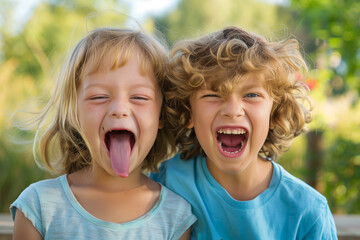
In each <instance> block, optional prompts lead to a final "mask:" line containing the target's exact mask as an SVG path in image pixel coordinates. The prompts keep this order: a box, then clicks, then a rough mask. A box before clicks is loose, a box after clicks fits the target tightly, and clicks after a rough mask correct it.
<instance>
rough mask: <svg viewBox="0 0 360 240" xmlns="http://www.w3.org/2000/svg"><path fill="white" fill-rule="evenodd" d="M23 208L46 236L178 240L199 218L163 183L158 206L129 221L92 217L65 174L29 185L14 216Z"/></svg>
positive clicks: (19, 200) (13, 212) (85, 239)
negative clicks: (81, 203)
mask: <svg viewBox="0 0 360 240" xmlns="http://www.w3.org/2000/svg"><path fill="white" fill-rule="evenodd" d="M16 209H20V210H21V211H22V212H23V213H24V215H25V217H26V218H28V219H29V220H30V221H31V222H32V224H33V225H34V227H35V228H36V229H37V230H38V231H39V233H40V234H41V236H42V237H43V239H80V240H81V239H83V240H90V239H96V240H99V239H106V240H111V239H114V240H115V239H117V240H118V239H139V240H140V239H141V240H143V239H154V240H158V239H174V240H175V239H176V240H177V239H179V237H181V236H182V235H183V233H184V232H185V231H186V230H187V229H188V228H189V227H190V226H191V225H193V223H194V222H195V221H196V217H195V216H194V215H193V214H192V213H191V206H190V204H189V203H187V202H186V201H185V200H184V199H183V198H181V197H180V196H178V195H177V194H175V193H173V192H172V191H170V190H169V189H167V188H166V187H164V186H161V192H160V197H159V199H158V201H157V202H156V204H155V206H154V207H153V208H152V209H151V210H150V211H149V212H147V213H146V214H145V215H143V216H142V217H140V218H138V219H135V220H133V221H130V222H126V223H121V224H118V223H113V222H107V221H103V220H101V219H98V218H96V217H94V216H92V215H91V214H90V213H89V212H87V211H86V210H85V209H84V208H83V207H82V206H81V205H80V204H79V202H78V201H77V200H76V198H75V196H74V194H73V193H72V191H71V189H70V186H69V184H68V182H67V179H66V175H63V176H60V177H58V178H55V179H48V180H43V181H40V182H37V183H34V184H32V185H30V186H29V187H28V188H26V189H25V190H24V191H23V192H22V193H21V194H20V196H19V197H18V199H17V200H16V201H15V202H14V203H13V204H12V205H11V206H10V210H11V214H12V216H13V219H14V218H15V212H16Z"/></svg>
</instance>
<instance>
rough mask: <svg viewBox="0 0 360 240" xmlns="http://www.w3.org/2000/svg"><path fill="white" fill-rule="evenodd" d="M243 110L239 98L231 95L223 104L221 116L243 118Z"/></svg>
mask: <svg viewBox="0 0 360 240" xmlns="http://www.w3.org/2000/svg"><path fill="white" fill-rule="evenodd" d="M244 114H245V112H244V108H243V105H242V101H241V99H240V97H238V96H236V95H234V94H232V95H231V96H230V97H229V98H228V99H226V101H225V102H224V104H223V108H222V109H221V115H222V116H225V117H229V118H238V117H241V116H244Z"/></svg>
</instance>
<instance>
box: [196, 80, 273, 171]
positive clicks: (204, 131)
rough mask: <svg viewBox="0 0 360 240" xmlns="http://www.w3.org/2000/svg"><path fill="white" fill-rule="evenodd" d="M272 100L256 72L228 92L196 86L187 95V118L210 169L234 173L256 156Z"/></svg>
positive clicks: (266, 130)
mask: <svg viewBox="0 0 360 240" xmlns="http://www.w3.org/2000/svg"><path fill="white" fill-rule="evenodd" d="M272 104H273V103H272V100H271V98H270V96H269V94H268V93H267V91H266V89H265V88H264V86H263V81H262V80H260V79H257V78H256V76H248V77H247V78H246V79H242V80H241V81H240V82H239V83H238V84H237V86H236V88H234V90H233V92H231V94H230V95H228V96H226V97H225V96H223V95H222V94H221V93H219V92H214V91H211V90H208V89H200V90H198V91H197V92H195V93H194V94H193V96H192V97H191V99H190V106H191V120H190V124H189V127H194V130H195V133H196V136H197V139H198V141H199V143H200V145H201V147H202V149H203V150H204V151H205V153H206V155H207V165H208V168H209V170H210V172H211V173H212V174H213V175H215V174H216V172H221V173H230V174H237V173H241V172H243V171H245V170H246V169H248V167H249V166H250V165H251V164H252V163H253V162H254V161H257V159H258V153H259V151H260V149H261V147H262V145H263V144H264V142H265V139H266V137H267V134H268V131H269V121H270V112H271V108H272Z"/></svg>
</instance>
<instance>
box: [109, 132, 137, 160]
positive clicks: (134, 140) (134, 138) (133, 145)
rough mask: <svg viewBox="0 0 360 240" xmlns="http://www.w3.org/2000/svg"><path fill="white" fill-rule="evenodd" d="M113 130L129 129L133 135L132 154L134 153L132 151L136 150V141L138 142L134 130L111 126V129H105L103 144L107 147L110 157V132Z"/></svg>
mask: <svg viewBox="0 0 360 240" xmlns="http://www.w3.org/2000/svg"><path fill="white" fill-rule="evenodd" d="M112 131H128V132H130V133H131V134H132V136H133V139H132V144H131V153H130V154H132V152H133V150H134V147H135V143H136V141H137V139H136V134H135V133H134V132H133V131H131V130H130V129H127V128H111V129H108V130H105V131H104V132H105V133H104V137H103V144H104V147H105V149H106V152H107V154H108V156H109V157H110V152H109V148H108V141H109V140H108V138H109V137H108V136H109V135H108V134H109V133H110V132H112Z"/></svg>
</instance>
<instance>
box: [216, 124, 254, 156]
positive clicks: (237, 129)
mask: <svg viewBox="0 0 360 240" xmlns="http://www.w3.org/2000/svg"><path fill="white" fill-rule="evenodd" d="M220 130H223V131H230V132H235V133H239V132H243V131H246V132H245V133H243V134H245V138H246V140H245V142H244V145H243V146H242V149H241V150H240V151H238V152H232V153H231V152H226V151H224V150H223V149H222V147H221V146H220V143H219V141H218V132H219V131H220ZM248 140H249V130H248V129H247V128H245V127H243V126H220V127H218V128H216V131H215V141H216V145H217V147H218V150H219V152H220V154H222V155H223V156H225V157H227V158H237V157H240V156H241V155H242V154H243V152H244V151H245V149H246V146H247V142H248Z"/></svg>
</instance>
